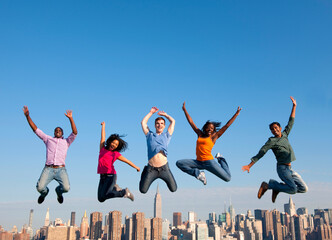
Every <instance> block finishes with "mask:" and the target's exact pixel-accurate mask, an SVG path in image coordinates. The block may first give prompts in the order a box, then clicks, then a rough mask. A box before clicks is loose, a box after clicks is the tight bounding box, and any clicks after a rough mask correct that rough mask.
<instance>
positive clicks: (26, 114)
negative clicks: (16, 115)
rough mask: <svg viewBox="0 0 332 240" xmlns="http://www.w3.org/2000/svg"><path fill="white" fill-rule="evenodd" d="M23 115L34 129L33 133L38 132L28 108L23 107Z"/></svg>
mask: <svg viewBox="0 0 332 240" xmlns="http://www.w3.org/2000/svg"><path fill="white" fill-rule="evenodd" d="M23 113H24V115H25V117H26V118H27V121H28V123H29V125H30V127H31V129H32V131H36V130H37V126H36V124H35V123H34V122H33V121H32V119H31V118H30V113H29V109H28V106H23Z"/></svg>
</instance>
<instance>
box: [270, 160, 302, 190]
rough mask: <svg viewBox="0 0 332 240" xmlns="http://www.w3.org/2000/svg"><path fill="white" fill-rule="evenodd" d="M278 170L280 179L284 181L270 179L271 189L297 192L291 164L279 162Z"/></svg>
mask: <svg viewBox="0 0 332 240" xmlns="http://www.w3.org/2000/svg"><path fill="white" fill-rule="evenodd" d="M277 172H278V176H279V177H280V179H281V180H282V181H283V182H284V183H282V182H277V181H276V180H273V179H270V181H269V189H272V190H275V191H278V192H285V193H288V194H295V193H297V185H296V183H295V181H294V179H293V177H292V169H291V167H290V166H287V165H282V164H278V165H277Z"/></svg>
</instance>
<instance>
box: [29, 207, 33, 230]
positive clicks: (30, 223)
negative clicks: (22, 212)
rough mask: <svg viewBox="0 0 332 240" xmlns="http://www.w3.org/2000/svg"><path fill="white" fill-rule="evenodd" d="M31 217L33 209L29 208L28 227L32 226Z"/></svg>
mask: <svg viewBox="0 0 332 240" xmlns="http://www.w3.org/2000/svg"><path fill="white" fill-rule="evenodd" d="M32 218H33V209H31V210H30V215H29V227H30V228H31V227H32Z"/></svg>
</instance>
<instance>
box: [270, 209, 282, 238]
mask: <svg viewBox="0 0 332 240" xmlns="http://www.w3.org/2000/svg"><path fill="white" fill-rule="evenodd" d="M272 217H273V230H274V239H275V240H283V237H282V230H281V220H280V212H279V211H277V210H273V211H272Z"/></svg>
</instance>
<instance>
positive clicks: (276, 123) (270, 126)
mask: <svg viewBox="0 0 332 240" xmlns="http://www.w3.org/2000/svg"><path fill="white" fill-rule="evenodd" d="M274 124H275V125H277V126H278V127H281V126H280V123H278V122H273V123H270V125H269V128H270V130H271V128H272V126H273V125H274Z"/></svg>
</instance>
